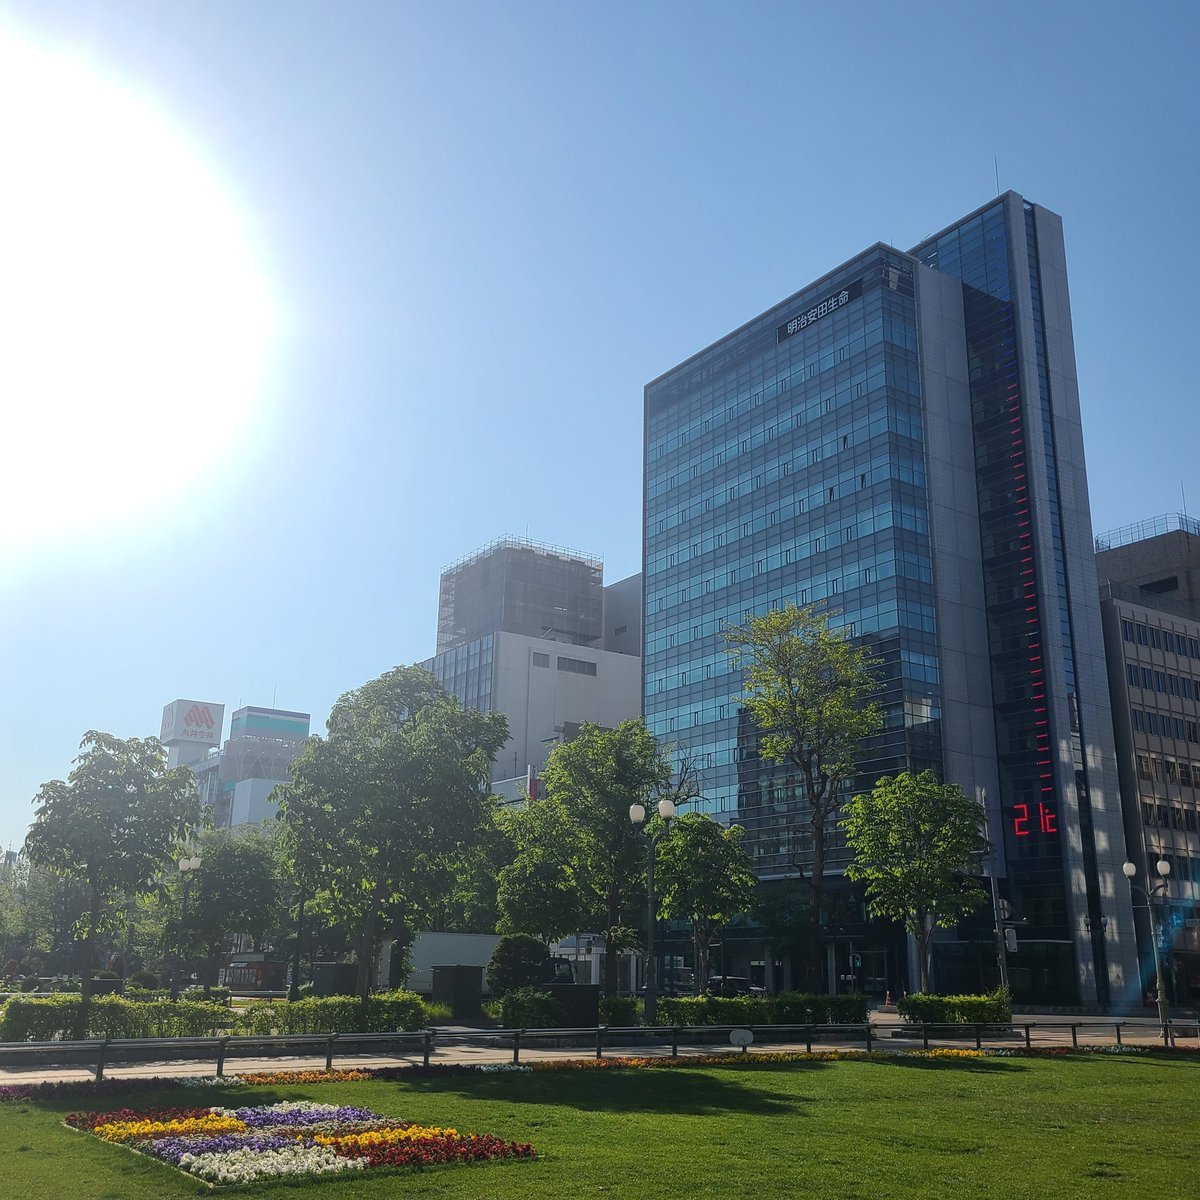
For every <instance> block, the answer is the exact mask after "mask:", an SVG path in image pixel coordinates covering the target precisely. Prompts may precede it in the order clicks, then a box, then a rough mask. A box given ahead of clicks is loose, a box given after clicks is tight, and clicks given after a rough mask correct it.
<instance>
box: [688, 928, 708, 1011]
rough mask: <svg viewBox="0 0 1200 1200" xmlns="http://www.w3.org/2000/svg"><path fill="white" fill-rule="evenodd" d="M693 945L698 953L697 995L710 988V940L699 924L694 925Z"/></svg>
mask: <svg viewBox="0 0 1200 1200" xmlns="http://www.w3.org/2000/svg"><path fill="white" fill-rule="evenodd" d="M692 945H693V947H694V948H695V951H696V994H697V995H699V994H700V993H701V992H702V991H704V989H705V988H706V987H708V938H706V937H705V936H704V931H703V930H702V929H701V927H700V925H699V923H697V922H693V924H692Z"/></svg>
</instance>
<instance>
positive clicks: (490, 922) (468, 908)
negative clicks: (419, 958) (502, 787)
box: [427, 809, 516, 933]
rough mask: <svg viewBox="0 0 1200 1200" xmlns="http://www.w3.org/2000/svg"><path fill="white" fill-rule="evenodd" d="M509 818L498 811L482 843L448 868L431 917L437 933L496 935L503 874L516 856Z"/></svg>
mask: <svg viewBox="0 0 1200 1200" xmlns="http://www.w3.org/2000/svg"><path fill="white" fill-rule="evenodd" d="M508 826H509V814H508V813H507V812H506V811H505V810H503V809H498V810H496V811H494V812H493V813H492V815H491V819H490V820H489V821H487V822H485V824H484V825H483V827H482V829H481V830H480V835H479V840H478V841H477V842H474V843H472V844H471V845H469V846H466V847H464V848H463V851H462V853H461V854H460V855H459V856H458V857H457V858H456V859H454V860H453V861H451V862H450V863H448V864H447V868H446V871H445V874H444V878H443V881H442V882H441V883H440V884H439V885H438V887H437V888H436V894H435V896H434V897H433V899H432V901H431V905H430V909H429V913H428V926H427V927H428V928H429V929H431V930H433V931H434V932H437V933H495V932H496V931H497V925H498V923H499V920H500V909H499V902H498V899H497V892H498V890H499V880H500V872H501V871H502V870H503V869H504V868H505V867H506V866H508V864H509V863H510V862H512V860H513V856H514V854H515V853H516V851H515V848H514V846H513V841H512V837H511V835H510V833H509V828H508Z"/></svg>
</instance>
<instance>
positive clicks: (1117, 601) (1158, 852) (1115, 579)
mask: <svg viewBox="0 0 1200 1200" xmlns="http://www.w3.org/2000/svg"><path fill="white" fill-rule="evenodd" d="M1096 551H1097V553H1096V566H1097V570H1098V572H1099V576H1100V597H1101V599H1100V610H1101V613H1102V615H1103V621H1104V646H1105V650H1106V652H1107V656H1108V678H1109V687H1110V689H1111V693H1112V713H1113V731H1114V736H1115V739H1116V752H1117V770H1118V772H1119V775H1120V780H1121V795H1122V797H1123V799H1124V808H1125V836H1126V845H1127V848H1128V854H1129V860H1130V861H1131V862H1132V863H1133V864H1134V865H1135V867H1136V868H1137V875H1136V876H1135V879H1134V883H1135V884H1136V885H1137V886H1139V887H1143V888H1144V887H1145V885H1146V881H1147V879H1150V878H1153V880H1154V883H1155V886H1161V885H1164V884H1165V886H1161V891H1160V892H1159V894H1158V895H1157V896H1155V897H1154V903H1153V910H1151V909H1149V908H1147V907H1146V903H1145V900H1144V898H1143V897H1142V896H1140V895H1139V896H1138V897H1137V901H1138V903H1137V905H1136V906H1135V908H1134V916H1135V917H1136V927H1137V936H1138V948H1139V955H1140V959H1141V969H1142V981H1143V986H1144V989H1145V990H1146V991H1150V990H1151V989H1152V988H1153V987H1154V986H1155V980H1154V946H1153V944H1152V939H1154V938H1157V939H1158V941H1159V953H1160V956H1161V958H1162V960H1163V962H1164V964H1165V966H1166V970H1165V983H1166V987H1167V991H1168V998H1169V999H1170V1000H1171V1002H1173V1003H1175V1004H1185V1005H1188V1006H1191V1007H1194V1006H1196V1005H1197V1004H1198V1003H1200V586H1198V585H1200V521H1196V520H1195V519H1193V518H1191V517H1188V516H1186V515H1184V514H1182V513H1179V514H1175V513H1172V514H1170V515H1168V516H1163V517H1158V518H1155V519H1154V520H1152V521H1142V522H1139V523H1138V524H1136V525H1129V526H1126V527H1125V528H1123V529H1118V530H1115V531H1113V532H1112V533H1105V534H1101V535H1099V536H1098V537H1097V538H1096ZM1164 859H1165V860H1166V862H1167V864H1168V866H1169V867H1170V874H1169V875H1168V876H1167V877H1166V879H1165V880H1163V879H1161V878H1160V876H1159V874H1158V863H1159V862H1160V861H1162V860H1164ZM1151 911H1152V913H1153V918H1152V919H1151Z"/></svg>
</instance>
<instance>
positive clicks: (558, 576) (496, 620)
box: [437, 537, 604, 654]
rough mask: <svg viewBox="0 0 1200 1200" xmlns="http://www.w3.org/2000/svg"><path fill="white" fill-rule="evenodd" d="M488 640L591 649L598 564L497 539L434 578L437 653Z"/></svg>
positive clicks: (597, 631) (599, 634)
mask: <svg viewBox="0 0 1200 1200" xmlns="http://www.w3.org/2000/svg"><path fill="white" fill-rule="evenodd" d="M488 633H520V634H524V635H526V636H527V637H535V638H546V639H547V640H549V641H558V642H569V643H571V644H572V645H574V646H599V645H600V644H601V643H602V641H603V635H604V564H603V563H602V562H600V560H599V559H596V558H592V557H590V556H588V555H584V554H577V553H575V552H574V551H572V550H566V549H563V548H562V547H561V546H548V545H544V544H543V543H541V542H532V541H529V540H528V539H525V538H513V537H505V538H500V539H499V540H498V541H495V542H492V543H491V545H489V546H485V547H484V548H483V549H482V550H478V551H476V552H475V553H474V554H471V555H468V556H467V557H466V558H463V559H460V560H459V561H458V562H456V563H455V564H454V565H453V566H450V567H447V568H446V569H445V570H444V571H443V572H442V580H441V588H440V590H439V594H438V631H437V652H438V653H439V654H440V653H442V651H444V650H450V649H453V648H454V647H455V646H459V645H462V644H463V643H464V642H470V641H473V640H474V639H475V638H478V637H482V636H483V635H484V634H488Z"/></svg>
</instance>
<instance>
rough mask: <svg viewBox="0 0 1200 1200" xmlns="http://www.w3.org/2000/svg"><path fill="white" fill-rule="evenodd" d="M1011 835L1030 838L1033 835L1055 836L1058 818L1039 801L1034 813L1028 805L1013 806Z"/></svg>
mask: <svg viewBox="0 0 1200 1200" xmlns="http://www.w3.org/2000/svg"><path fill="white" fill-rule="evenodd" d="M1013 833H1014V834H1015V835H1016V836H1017V837H1030V836H1032V835H1033V834H1035V833H1044V834H1049V835H1053V834H1057V833H1058V818H1057V817H1056V816H1055V815H1054V810H1053V809H1052V808H1050V807H1048V806H1047V805H1046V804H1044V803H1043V802H1042V801H1040V800H1039V801H1038V805H1037V809H1036V811H1035V810H1034V809H1033V806H1032V805H1029V804H1014V805H1013Z"/></svg>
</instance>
